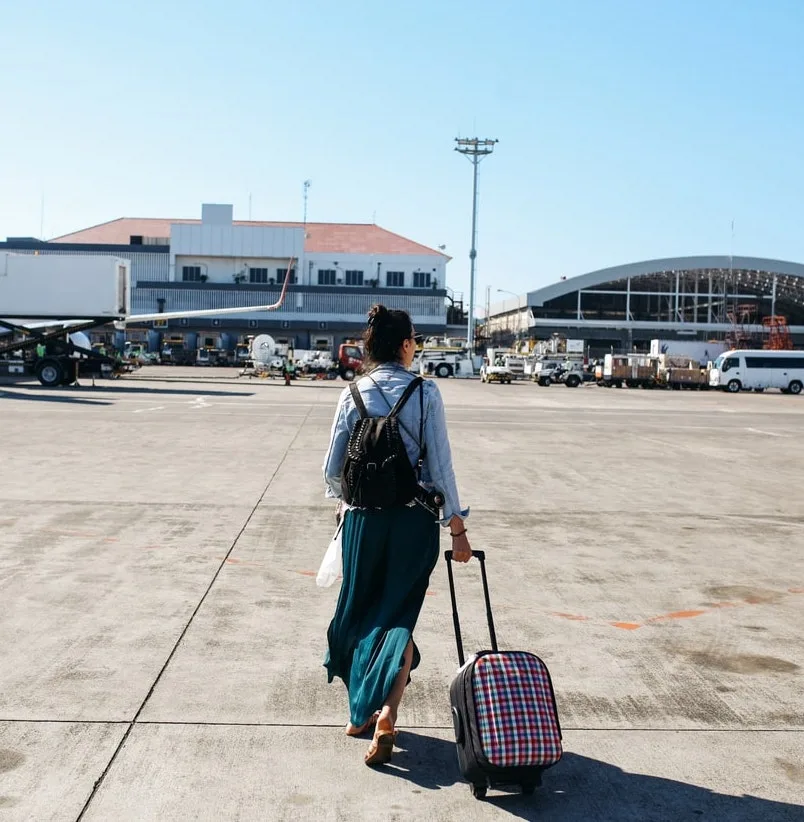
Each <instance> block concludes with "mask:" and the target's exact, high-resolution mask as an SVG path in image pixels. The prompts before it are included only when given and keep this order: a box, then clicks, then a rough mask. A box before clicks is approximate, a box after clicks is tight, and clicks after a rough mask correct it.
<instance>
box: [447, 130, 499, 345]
mask: <svg viewBox="0 0 804 822" xmlns="http://www.w3.org/2000/svg"><path fill="white" fill-rule="evenodd" d="M455 142H456V143H457V144H458V145H456V146H455V151H459V152H460V153H461V154H463V155H464V156H465V157H466V158H467V159H468V160H469V162H470V163H471V164H472V167H473V175H472V248H471V250H470V251H469V266H470V268H469V328H468V330H467V335H466V342H467V344H468V346H469V351H470V353H474V350H475V260H476V258H477V248H476V241H477V167H478V165H479V164H480V161H481V160H482V159H483V158H484V157H488V155H489V154H491V153H492V152H493V151H494V146H495V144H496V143H498V142H499V141H498V140H478V138H477V137H472V138H467V139H463V138H460V137H456V138H455Z"/></svg>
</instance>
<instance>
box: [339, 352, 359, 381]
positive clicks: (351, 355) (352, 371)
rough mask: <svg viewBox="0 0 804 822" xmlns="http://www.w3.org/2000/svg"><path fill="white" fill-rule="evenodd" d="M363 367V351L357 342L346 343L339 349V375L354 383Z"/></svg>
mask: <svg viewBox="0 0 804 822" xmlns="http://www.w3.org/2000/svg"><path fill="white" fill-rule="evenodd" d="M362 367H363V349H362V348H361V347H360V346H359V345H358V344H357V343H355V342H345V343H342V344H341V345H340V346H339V347H338V375H339V376H340V378H341V379H342V380H347V381H350V382H351V381H352V380H353V379H354V378H355V376H356V375H357V374H358V372H359V371H360V369H361V368H362Z"/></svg>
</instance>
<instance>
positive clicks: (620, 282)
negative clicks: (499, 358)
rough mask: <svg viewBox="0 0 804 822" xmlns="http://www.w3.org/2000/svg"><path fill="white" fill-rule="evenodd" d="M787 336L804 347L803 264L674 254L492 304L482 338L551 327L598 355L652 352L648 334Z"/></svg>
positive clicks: (743, 342)
mask: <svg viewBox="0 0 804 822" xmlns="http://www.w3.org/2000/svg"><path fill="white" fill-rule="evenodd" d="M781 333H783V334H786V335H787V336H788V338H789V339H790V340H791V341H792V342H793V343H794V344H796V345H804V265H801V264H799V263H791V262H784V261H780V260H768V259H762V258H756V257H728V256H700V257H674V258H667V259H659V260H647V261H645V262H638V263H630V264H628V265H621V266H615V267H613V268H605V269H601V270H599V271H592V272H590V273H588V274H583V275H581V276H578V277H571V278H569V279H567V278H562V279H561V280H560V281H559V282H557V283H554V284H553V285H550V286H547V287H545V288H540V289H537V290H535V291H530V292H528V293H527V294H523V295H522V296H520V297H519V298H518V299H513V298H511V299H508V300H505V301H504V302H500V303H497V304H496V305H492V306H491V307H490V310H489V316H488V318H487V322H486V328H485V334H484V336H485V337H486V338H487V339H489V340H490V341H491V342H493V343H495V344H498V345H500V344H502V345H505V344H507V343H510V342H512V341H513V340H515V339H516V338H517V337H521V336H528V337H533V338H536V339H548V338H549V337H551V336H552V335H553V334H560V335H563V336H566V337H568V338H577V339H584V340H587V341H588V344H589V346H590V348H591V350H592V352H593V353H595V354H600V353H603V352H605V351H609V350H611V349H614V350H615V351H632V350H635V349H636V350H647V348H648V347H649V344H650V340H651V339H657V338H659V339H676V338H683V339H699V340H724V341H727V342H731V343H733V344H734V345H735V347H741V348H744V347H749V346H752V345H754V346H757V347H762V345H763V343H764V342H765V341H767V339H768V337H769V336H771V335H774V334H781Z"/></svg>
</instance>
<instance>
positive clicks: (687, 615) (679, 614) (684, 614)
mask: <svg viewBox="0 0 804 822" xmlns="http://www.w3.org/2000/svg"><path fill="white" fill-rule="evenodd" d="M705 613H706V611H673V613H672V614H662V616H656V617H651V618H650V619H649V620H648V622H663V621H665V620H667V619H691V618H692V617H697V616H701V614H705Z"/></svg>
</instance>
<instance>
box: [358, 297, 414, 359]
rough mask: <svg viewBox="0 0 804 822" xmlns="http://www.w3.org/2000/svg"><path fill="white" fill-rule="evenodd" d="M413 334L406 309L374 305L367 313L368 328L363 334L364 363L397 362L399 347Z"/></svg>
mask: <svg viewBox="0 0 804 822" xmlns="http://www.w3.org/2000/svg"><path fill="white" fill-rule="evenodd" d="M412 336H413V323H412V322H411V321H410V315H409V314H408V312H407V311H399V310H397V309H388V308H386V307H385V306H384V305H375V306H374V307H373V308H372V309H371V311H369V314H368V328H366V332H365V334H364V335H363V342H364V343H365V346H366V365H367V366H369V367H373V366H377V365H382V364H383V363H387V362H397V361H398V359H399V349H400V348H401V347H402V343H404V342H405V340H408V339H410V338H411V337H412Z"/></svg>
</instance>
